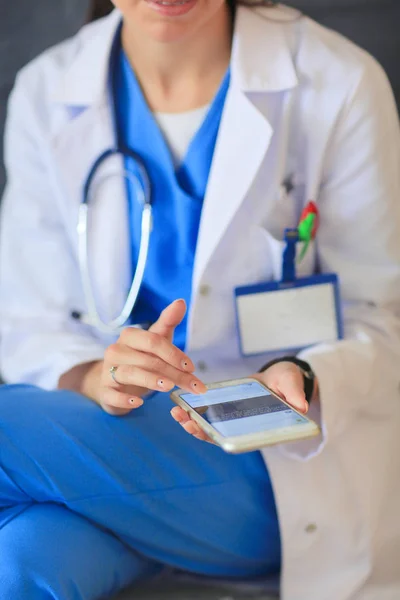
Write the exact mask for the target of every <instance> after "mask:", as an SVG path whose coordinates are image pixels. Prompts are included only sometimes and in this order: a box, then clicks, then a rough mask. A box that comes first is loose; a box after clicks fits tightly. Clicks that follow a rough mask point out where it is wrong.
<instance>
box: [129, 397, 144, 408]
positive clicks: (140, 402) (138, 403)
mask: <svg viewBox="0 0 400 600" xmlns="http://www.w3.org/2000/svg"><path fill="white" fill-rule="evenodd" d="M129 404H130V405H131V406H133V408H139V406H143V404H144V402H143V400H142V399H141V398H130V399H129Z"/></svg>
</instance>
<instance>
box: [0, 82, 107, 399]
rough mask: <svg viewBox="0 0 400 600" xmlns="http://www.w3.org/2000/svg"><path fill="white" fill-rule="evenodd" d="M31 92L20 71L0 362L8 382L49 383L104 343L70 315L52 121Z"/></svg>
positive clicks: (7, 204) (74, 276)
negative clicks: (44, 119)
mask: <svg viewBox="0 0 400 600" xmlns="http://www.w3.org/2000/svg"><path fill="white" fill-rule="evenodd" d="M34 96H35V93H34V91H33V90H31V89H30V85H28V84H27V77H26V76H25V75H24V74H23V75H22V76H20V77H19V78H18V80H17V84H16V87H15V89H14V91H13V93H12V95H11V99H10V103H9V112H8V120H7V126H6V135H5V163H6V169H7V179H8V182H7V187H6V191H5V196H4V200H3V206H2V231H1V238H0V239H1V248H0V261H1V263H0V278H1V279H0V286H1V287H0V303H1V320H0V327H1V369H2V373H3V375H4V377H5V379H6V380H8V381H10V382H21V381H22V382H27V383H32V384H36V385H40V386H43V387H45V388H48V389H51V388H55V387H57V383H58V380H59V377H60V376H61V374H62V373H65V372H66V371H68V370H70V369H71V368H73V367H75V366H76V365H78V364H80V363H87V362H91V361H96V360H101V359H102V357H103V354H104V349H105V347H104V344H103V343H102V342H101V341H99V340H98V339H96V338H95V337H94V336H93V335H92V333H91V332H90V330H89V329H88V328H86V327H84V326H82V325H80V324H78V323H75V322H74V321H73V320H72V319H70V318H69V310H70V307H71V306H76V301H77V298H78V297H79V295H80V294H81V285H80V280H79V275H78V268H77V265H76V259H75V256H74V252H73V249H72V248H71V241H70V239H69V238H68V235H67V231H66V227H65V223H64V222H63V217H62V214H61V210H60V206H59V203H58V202H59V198H58V197H57V193H58V192H57V190H56V189H55V186H54V185H53V173H52V167H51V162H50V157H49V156H48V154H49V150H48V143H47V139H46V136H47V135H48V133H47V131H46V129H48V127H46V123H43V122H42V120H41V118H40V116H39V114H36V113H39V109H38V110H35V108H34V100H33V98H34ZM43 104H44V103H43ZM40 108H41V112H44V111H43V108H44V106H41V107H40Z"/></svg>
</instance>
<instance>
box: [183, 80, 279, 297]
mask: <svg viewBox="0 0 400 600" xmlns="http://www.w3.org/2000/svg"><path fill="white" fill-rule="evenodd" d="M271 137H272V127H271V125H270V124H269V123H268V121H267V120H266V119H265V117H263V115H262V114H261V113H260V112H259V111H258V110H257V109H256V108H255V106H253V104H252V103H251V101H250V100H249V99H248V98H247V97H246V95H245V94H244V93H243V92H242V91H241V90H240V89H238V88H237V87H236V86H235V85H232V87H231V89H230V91H229V93H228V96H227V99H226V105H225V111H224V115H223V118H222V121H221V126H220V132H219V136H218V140H217V145H216V148H215V153H214V160H213V164H212V167H211V172H210V177H209V183H208V187H207V192H206V197H205V200H204V206H203V214H202V220H201V225H200V231H199V238H198V243H197V252H196V263H195V269H194V286H196V285H197V284H198V282H199V281H200V279H201V277H202V274H203V272H204V269H205V268H206V265H207V263H208V262H209V260H210V258H211V256H212V254H213V252H214V250H215V248H216V246H217V245H218V243H219V241H220V240H221V238H222V236H223V235H224V233H225V231H226V230H227V228H228V226H229V223H230V221H231V220H232V218H233V216H234V215H235V213H236V211H237V210H238V208H239V207H240V205H241V204H242V202H243V201H244V199H245V197H246V194H247V192H248V191H249V188H250V186H251V184H252V181H253V180H254V178H255V176H256V174H257V171H258V169H259V168H260V165H261V163H262V160H263V158H264V156H265V154H266V152H267V150H268V147H269V145H270V141H271Z"/></svg>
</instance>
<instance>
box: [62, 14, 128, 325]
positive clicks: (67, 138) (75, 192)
mask: <svg viewBox="0 0 400 600" xmlns="http://www.w3.org/2000/svg"><path fill="white" fill-rule="evenodd" d="M120 23H121V14H120V13H119V12H118V11H117V10H114V11H113V12H112V13H111V15H109V16H108V17H107V18H106V19H102V20H101V21H98V22H96V23H93V24H91V25H89V26H88V28H87V29H86V30H85V35H86V37H87V38H88V39H86V40H85V43H83V44H82V47H81V51H80V52H79V53H78V54H77V56H76V58H75V60H73V61H72V62H71V64H70V65H69V66H68V67H67V69H66V71H65V73H64V76H63V77H62V78H61V80H60V82H59V85H58V86H57V87H56V88H55V90H54V94H53V98H52V100H53V102H54V103H56V104H58V105H60V106H61V107H62V108H63V110H64V111H65V113H64V115H65V116H66V119H65V122H64V123H63V125H61V126H60V127H59V128H58V130H57V131H55V132H54V137H53V151H54V154H53V155H54V156H55V158H56V161H57V170H58V173H59V177H60V185H59V189H60V190H63V193H65V194H67V196H68V200H69V202H68V203H67V202H63V205H65V206H68V207H69V208H70V209H71V210H69V211H68V214H66V215H65V218H66V219H68V221H69V226H70V227H69V230H70V232H71V241H72V244H73V248H76V251H77V248H78V236H77V233H76V224H77V219H78V209H79V206H80V204H81V202H82V195H83V187H84V185H85V182H86V179H87V177H88V174H89V172H90V170H91V168H92V166H93V164H94V162H95V161H96V160H97V159H98V157H99V156H100V155H101V154H102V153H103V152H105V151H106V150H108V149H109V148H114V147H115V144H116V139H115V138H116V135H115V131H114V126H113V119H112V114H111V108H110V101H109V100H110V99H109V86H108V77H109V61H110V56H111V49H112V47H113V43H114V40H115V36H116V34H117V31H118V28H119V26H120ZM122 173H123V164H122V159H120V158H119V157H114V158H113V159H109V160H108V161H107V162H106V163H105V164H104V165H103V167H102V168H101V169H100V171H99V173H98V175H96V177H95V182H94V186H95V190H96V191H95V193H94V194H93V198H92V200H91V201H89V206H90V208H89V214H90V218H89V255H90V263H89V268H90V273H91V280H92V285H93V290H94V293H95V297H96V304H97V307H98V310H99V312H100V315H101V316H102V317H103V318H105V319H107V320H109V319H110V318H111V317H113V316H115V315H116V314H117V313H119V311H120V310H121V308H122V305H123V303H124V301H125V299H126V295H127V291H128V288H129V285H130V281H131V273H132V265H131V251H130V244H129V222H128V207H127V197H126V188H125V181H124V178H123V175H122ZM99 181H101V185H98V184H99ZM81 308H82V310H85V309H86V308H87V307H84V306H83V307H81Z"/></svg>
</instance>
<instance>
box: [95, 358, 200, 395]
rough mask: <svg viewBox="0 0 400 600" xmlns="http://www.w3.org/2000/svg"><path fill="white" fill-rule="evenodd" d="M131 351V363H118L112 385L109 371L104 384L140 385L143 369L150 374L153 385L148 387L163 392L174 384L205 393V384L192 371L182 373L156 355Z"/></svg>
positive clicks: (193, 391)
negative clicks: (107, 378)
mask: <svg viewBox="0 0 400 600" xmlns="http://www.w3.org/2000/svg"><path fill="white" fill-rule="evenodd" d="M131 353H132V355H131V358H132V360H131V363H130V364H125V365H119V366H118V368H117V369H116V371H114V377H115V380H114V385H113V384H112V383H111V378H112V375H111V373H110V376H109V380H108V381H106V382H105V383H106V385H112V387H118V384H119V385H132V386H140V385H141V383H139V381H143V376H144V371H145V372H146V374H147V376H149V375H148V374H149V373H150V374H151V375H152V378H151V381H152V385H153V386H155V387H151V388H149V389H154V390H161V391H163V392H165V391H169V390H170V389H172V388H173V387H174V386H178V387H180V388H183V389H184V390H187V391H188V392H191V393H192V394H193V393H195V394H196V393H201V394H205V393H206V391H207V388H206V386H205V385H204V384H203V382H202V381H200V379H198V377H196V376H195V375H192V373H183V372H182V371H179V370H178V369H175V367H171V366H170V365H168V364H167V363H165V362H164V361H163V360H162V359H161V358H158V357H157V356H152V355H150V354H145V353H144V352H137V351H135V350H131ZM107 376H108V374H107ZM117 382H118V383H117Z"/></svg>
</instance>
